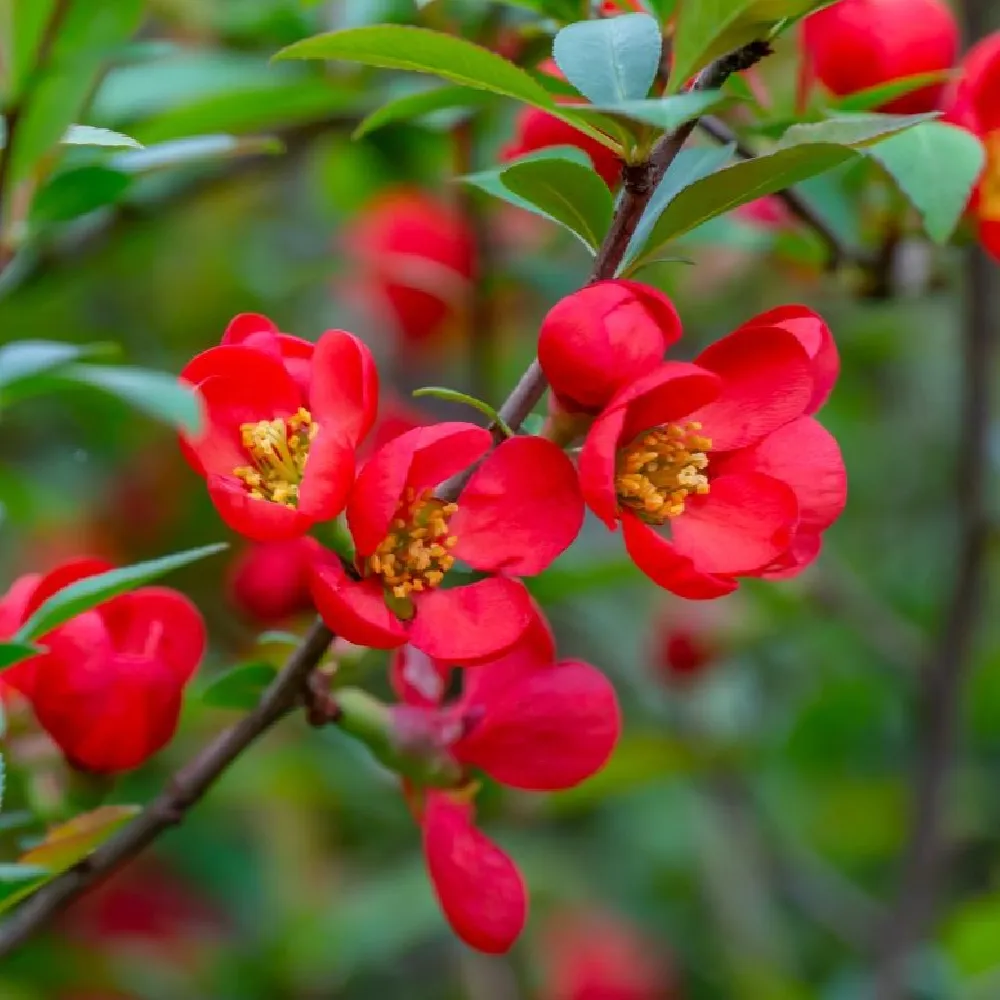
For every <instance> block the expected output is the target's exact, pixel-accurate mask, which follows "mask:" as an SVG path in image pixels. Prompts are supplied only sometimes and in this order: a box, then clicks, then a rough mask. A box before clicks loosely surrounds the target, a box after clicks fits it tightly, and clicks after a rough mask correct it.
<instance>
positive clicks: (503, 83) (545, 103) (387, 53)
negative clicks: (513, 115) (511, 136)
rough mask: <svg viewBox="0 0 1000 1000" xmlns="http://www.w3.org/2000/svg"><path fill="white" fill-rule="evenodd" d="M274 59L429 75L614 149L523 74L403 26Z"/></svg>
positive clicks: (321, 41) (305, 46)
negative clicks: (524, 108)
mask: <svg viewBox="0 0 1000 1000" xmlns="http://www.w3.org/2000/svg"><path fill="white" fill-rule="evenodd" d="M274 58H275V59H343V60H346V61H347V62H358V63H363V64H364V65H367V66H379V67H381V68H382V69H403V70H411V71H412V72H415V73H430V74H432V75H433V76H439V77H441V78H442V79H445V80H450V81H451V82H452V83H458V84H461V85H462V86H465V87H473V88H474V89H476V90H486V91H489V92H491V93H494V94H500V95H502V96H504V97H511V98H513V99H514V100H516V101H522V102H523V103H525V104H530V105H532V106H534V107H536V108H542V109H543V110H545V111H548V112H549V114H552V115H555V116H556V117H557V118H562V119H563V120H564V121H568V122H570V123H571V124H573V125H575V126H576V127H578V128H579V129H580V130H581V131H583V132H586V133H587V135H589V136H591V137H592V138H594V139H597V141H598V142H601V143H603V144H605V145H613V143H612V141H611V140H610V139H609V138H608V137H607V136H606V135H604V134H603V133H602V132H601V131H600V130H599V129H595V128H593V127H592V126H590V125H587V124H586V123H583V122H582V121H581V120H580V119H579V118H578V117H576V116H574V114H573V113H572V111H571V110H569V109H567V108H565V107H562V106H559V105H557V104H556V103H555V100H554V99H553V97H552V95H551V94H550V93H549V92H548V91H547V90H546V89H545V88H544V87H543V86H542V85H541V84H540V83H538V82H537V81H536V80H534V79H532V77H531V76H529V75H528V74H527V73H526V72H525V71H524V70H523V69H521V68H520V67H518V66H515V65H514V64H513V63H511V62H508V61H507V60H506V59H504V58H503V57H501V56H498V55H497V54H496V53H495V52H491V51H490V50H489V49H484V48H482V46H479V45H474V44H473V43H472V42H468V41H466V40H465V39H463V38H456V37H455V36H453V35H445V34H442V33H441V32H437V31H430V30H428V29H427V28H414V27H411V26H409V25H402V24H378V25H369V26H367V27H362V28H348V29H346V30H344V31H332V32H329V33H328V34H325V35H316V36H314V37H313V38H306V39H304V40H303V41H301V42H296V43H295V44H294V45H290V46H288V47H287V48H285V49H282V50H281V51H280V52H279V53H278V54H277V55H276V56H275V57H274Z"/></svg>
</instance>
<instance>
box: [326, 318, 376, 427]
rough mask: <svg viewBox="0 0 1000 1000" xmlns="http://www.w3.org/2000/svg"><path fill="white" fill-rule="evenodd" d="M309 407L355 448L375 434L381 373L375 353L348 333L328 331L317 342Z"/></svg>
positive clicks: (344, 331)
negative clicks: (373, 425) (366, 436)
mask: <svg viewBox="0 0 1000 1000" xmlns="http://www.w3.org/2000/svg"><path fill="white" fill-rule="evenodd" d="M309 405H310V407H311V408H312V411H313V416H315V418H316V419H317V421H319V423H320V426H322V425H323V424H324V423H328V424H329V425H331V426H332V427H334V428H336V429H337V431H338V433H340V434H341V435H343V436H344V437H346V438H347V439H348V440H349V441H350V442H351V443H352V444H354V445H357V443H358V442H359V441H360V440H361V439H362V438H363V437H364V436H365V435H366V434H367V433H368V432H369V431H370V430H371V426H372V424H373V423H375V414H376V412H377V410H378V371H377V370H376V368H375V360H374V358H372V355H371V351H369V350H368V348H367V346H366V345H365V344H363V343H362V342H361V341H360V340H359V339H358V338H357V337H355V336H354V334H351V333H348V332H347V331H346V330H327V332H326V333H324V334H323V336H321V337H320V338H319V340H318V341H317V342H316V351H315V353H314V354H313V362H312V387H311V389H310V396H309Z"/></svg>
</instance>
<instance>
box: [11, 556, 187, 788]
mask: <svg viewBox="0 0 1000 1000" xmlns="http://www.w3.org/2000/svg"><path fill="white" fill-rule="evenodd" d="M111 568H112V567H111V566H110V565H109V564H108V563H105V562H103V561H101V560H97V559H75V560H72V561H70V562H67V563H64V564H63V565H61V566H59V567H57V568H56V569H54V570H52V571H51V572H50V573H47V574H46V575H44V576H39V575H35V574H32V575H28V576H22V577H20V578H19V579H18V580H16V581H15V582H14V584H13V585H12V586H11V588H10V589H9V590H8V592H7V594H6V595H5V596H4V597H3V598H0V639H5V638H9V637H11V636H12V635H14V633H15V632H16V631H17V630H18V628H19V627H20V626H21V625H22V624H24V622H26V621H27V620H28V618H30V617H31V615H32V613H33V612H34V611H35V610H37V609H38V608H39V607H40V606H41V604H42V603H43V602H44V601H45V600H46V599H47V598H49V597H51V596H52V595H53V594H55V593H56V592H57V591H59V590H62V588H64V587H67V586H69V585H70V584H71V583H74V582H76V581H77V580H82V579H84V578H86V577H90V576H95V575H96V574H98V573H103V572H105V571H106V570H109V569H111ZM37 645H38V646H39V648H40V649H41V650H42V652H41V653H40V654H39V655H37V656H33V657H31V658H30V659H28V660H23V661H22V662H20V663H18V664H16V665H15V666H13V667H11V668H10V669H8V670H6V671H4V673H3V683H4V684H5V685H7V686H9V687H10V688H12V689H13V690H14V691H16V692H18V693H19V694H21V695H23V696H24V697H25V698H26V699H27V700H28V702H29V703H30V704H31V707H32V709H33V711H34V713H35V717H36V718H37V719H38V722H39V724H40V725H41V727H42V728H43V729H44V730H45V731H46V732H47V733H48V734H49V736H50V737H51V738H52V740H53V741H54V742H55V743H56V744H57V745H58V746H59V748H60V750H62V752H63V754H64V755H65V757H66V759H67V760H68V761H69V762H70V763H71V764H72V765H73V766H74V767H76V768H79V769H81V770H84V771H91V772H95V773H100V774H114V773H117V772H119V771H127V770H130V769H132V768H134V767H138V765H139V764H141V763H142V762H143V761H145V760H146V759H147V758H149V757H150V756H152V754H154V753H156V752H157V751H158V750H160V749H162V748H163V747H164V746H166V744H167V743H168V742H169V741H170V738H171V737H172V736H173V734H174V730H175V729H176V728H177V720H178V717H179V715H180V710H181V697H182V694H183V692H184V687H185V685H186V684H187V682H188V681H189V680H190V679H191V677H192V675H193V674H194V672H195V670H196V669H197V667H198V664H199V663H200V661H201V658H202V655H203V653H204V650H205V625H204V622H203V621H202V618H201V615H200V614H199V612H198V609H197V608H195V606H194V605H193V604H192V603H191V601H189V600H188V599H187V598H186V597H185V596H184V595H183V594H179V593H177V591H174V590H168V589H167V588H165V587H142V588H140V589H139V590H135V591H133V592H131V593H128V594H122V595H121V596H119V597H115V598H113V599H111V600H109V601H106V602H105V603H103V604H100V605H99V606H98V607H96V608H93V609H92V610H89V611H84V612H83V613H81V614H79V615H77V616H76V617H74V618H72V619H70V620H69V621H68V622H66V623H65V624H63V625H60V626H58V627H56V628H54V629H53V630H52V631H51V632H48V633H47V634H45V635H43V636H42V637H41V638H39V639H38V640H37Z"/></svg>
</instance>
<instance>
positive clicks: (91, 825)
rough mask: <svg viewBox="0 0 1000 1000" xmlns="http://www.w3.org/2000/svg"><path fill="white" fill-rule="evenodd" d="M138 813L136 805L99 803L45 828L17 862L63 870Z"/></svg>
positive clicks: (90, 852)
mask: <svg viewBox="0 0 1000 1000" xmlns="http://www.w3.org/2000/svg"><path fill="white" fill-rule="evenodd" d="M139 812H140V809H139V806H99V807H98V808H97V809H94V810H92V811H91V812H87V813H82V814H81V815H79V816H74V817H73V818H72V819H71V820H69V821H68V822H66V823H62V824H61V825H59V826H57V827H55V828H53V829H51V830H49V832H48V833H47V834H46V835H45V839H44V840H43V841H42V842H41V843H40V844H37V845H36V846H35V847H33V848H31V850H30V851H27V852H26V853H25V854H22V855H21V858H20V863H21V864H24V865H41V866H42V867H44V868H46V869H47V870H48V871H49V872H51V873H53V874H56V873H57V872H61V871H65V870H66V869H67V868H71V867H72V866H73V865H75V864H76V863H77V862H79V861H82V860H83V859H84V858H85V857H86V856H87V855H88V854H92V853H93V852H94V851H95V850H97V848H98V847H100V846H101V844H103V843H104V842H105V841H106V840H108V838H110V837H111V836H113V835H114V834H115V832H116V831H118V830H119V829H120V828H121V827H123V826H124V825H125V824H126V823H127V822H128V821H129V820H130V819H132V817H133V816H137V815H138V814H139Z"/></svg>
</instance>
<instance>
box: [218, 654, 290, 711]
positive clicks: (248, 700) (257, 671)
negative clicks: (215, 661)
mask: <svg viewBox="0 0 1000 1000" xmlns="http://www.w3.org/2000/svg"><path fill="white" fill-rule="evenodd" d="M277 673H278V670H277V668H276V667H275V666H274V664H273V663H242V664H240V665H239V666H238V667H233V668H232V670H227V671H226V672H225V673H223V674H220V675H219V676H218V677H213V678H212V680H211V681H210V682H209V684H208V685H207V686H206V687H205V688H204V690H203V691H202V693H201V700H202V702H204V704H206V705H210V706H211V707H213V708H236V709H242V710H248V709H251V708H255V707H256V705H257V703H258V702H259V701H260V696H261V695H262V694H263V693H264V691H265V690H267V686H268V685H269V684H270V683H271V681H273V680H274V678H275V675H276V674H277Z"/></svg>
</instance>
